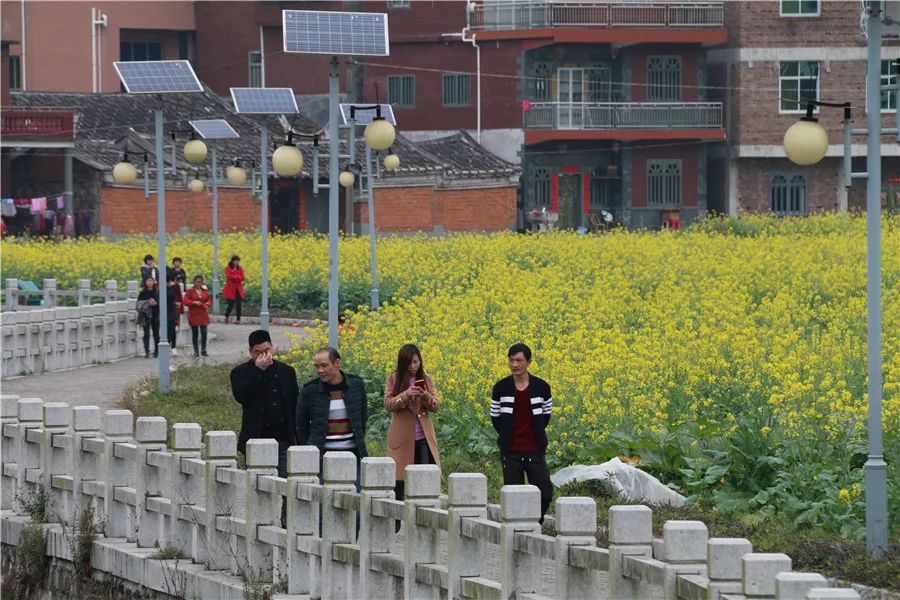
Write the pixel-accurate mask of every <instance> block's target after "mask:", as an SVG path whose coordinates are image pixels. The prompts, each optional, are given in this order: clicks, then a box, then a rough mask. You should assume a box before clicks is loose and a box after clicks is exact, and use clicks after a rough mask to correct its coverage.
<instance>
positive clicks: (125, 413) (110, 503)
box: [102, 410, 135, 537]
mask: <svg viewBox="0 0 900 600" xmlns="http://www.w3.org/2000/svg"><path fill="white" fill-rule="evenodd" d="M133 433H134V415H133V414H132V412H131V411H130V410H108V411H106V412H105V413H103V437H104V440H103V442H104V450H103V469H102V472H103V476H104V478H105V479H104V495H103V508H104V510H103V512H104V514H103V517H102V518H103V519H105V522H106V531H105V534H106V537H126V536H127V535H128V533H129V513H130V512H131V510H130V508H131V507H129V506H127V505H125V503H123V502H118V501H117V500H116V499H115V490H116V488H117V487H120V486H127V487H134V480H135V477H134V469H135V464H134V461H128V460H125V459H122V458H119V457H117V456H116V455H115V447H116V444H122V443H131V442H132V441H133V439H134V438H133V437H132V434H133Z"/></svg>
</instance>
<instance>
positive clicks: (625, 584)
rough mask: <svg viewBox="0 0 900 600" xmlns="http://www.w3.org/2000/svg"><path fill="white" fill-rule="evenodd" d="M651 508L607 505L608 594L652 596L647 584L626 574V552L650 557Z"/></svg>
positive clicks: (629, 599)
mask: <svg viewBox="0 0 900 600" xmlns="http://www.w3.org/2000/svg"><path fill="white" fill-rule="evenodd" d="M652 541H653V512H652V511H651V510H650V509H649V508H648V507H646V506H613V507H612V508H610V509H609V598H610V600H642V599H643V598H650V597H652V596H653V590H652V589H650V587H649V586H648V585H647V584H644V583H641V582H638V581H634V580H632V579H629V578H627V577H625V573H624V559H625V557H626V556H640V557H643V558H652V557H653V547H652V546H651V543H652Z"/></svg>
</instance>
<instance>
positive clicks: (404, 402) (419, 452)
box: [384, 344, 441, 525]
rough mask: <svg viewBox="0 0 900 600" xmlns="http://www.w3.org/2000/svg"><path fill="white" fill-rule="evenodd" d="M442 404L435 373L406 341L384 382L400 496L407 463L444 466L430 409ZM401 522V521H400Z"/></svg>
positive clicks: (390, 452)
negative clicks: (427, 371) (432, 374)
mask: <svg viewBox="0 0 900 600" xmlns="http://www.w3.org/2000/svg"><path fill="white" fill-rule="evenodd" d="M439 407H440V404H439V403H438V399H437V389H436V388H435V386H434V381H433V380H432V379H431V375H428V374H426V373H425V367H424V365H423V364H422V353H421V352H420V351H419V348H418V347H416V346H415V345H413V344H406V345H405V346H403V347H402V348H400V352H399V353H398V354H397V369H396V371H394V372H393V373H391V374H390V375H388V378H387V380H386V381H385V382H384V408H385V409H387V410H388V411H389V412H390V413H391V425H390V427H388V432H387V455H388V456H390V457H391V458H393V459H394V463H395V464H396V467H397V484H396V497H397V500H403V496H404V491H405V489H404V484H405V481H404V480H405V478H406V465H408V464H416V465H423V464H424V465H433V464H437V465H438V466H440V464H441V462H440V457H439V456H438V447H437V437H436V436H435V433H434V425H433V424H432V422H431V419H430V418H429V416H428V413H433V412H437V411H438V408H439ZM398 525H399V522H398Z"/></svg>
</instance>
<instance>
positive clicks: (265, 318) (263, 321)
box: [259, 310, 269, 331]
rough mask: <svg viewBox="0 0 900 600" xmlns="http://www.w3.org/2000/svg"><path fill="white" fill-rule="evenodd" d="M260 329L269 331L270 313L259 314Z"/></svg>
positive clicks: (265, 311)
mask: <svg viewBox="0 0 900 600" xmlns="http://www.w3.org/2000/svg"><path fill="white" fill-rule="evenodd" d="M259 328H260V329H265V330H266V331H268V330H269V311H267V310H264V311H261V312H260V313H259Z"/></svg>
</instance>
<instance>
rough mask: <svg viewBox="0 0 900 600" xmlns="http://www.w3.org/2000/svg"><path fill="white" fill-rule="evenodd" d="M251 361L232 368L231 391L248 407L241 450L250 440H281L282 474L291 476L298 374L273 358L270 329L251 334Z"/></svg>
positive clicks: (240, 437)
mask: <svg viewBox="0 0 900 600" xmlns="http://www.w3.org/2000/svg"><path fill="white" fill-rule="evenodd" d="M249 344H250V360H248V361H247V362H245V363H243V364H241V365H238V366H237V367H235V368H234V369H233V370H232V371H231V393H232V394H234V399H235V400H237V401H238V402H239V403H240V404H241V405H242V406H243V407H244V414H243V418H242V420H241V433H240V435H239V436H238V450H239V451H240V452H244V449H245V448H246V446H247V440H251V439H259V438H274V439H275V440H277V441H278V475H279V476H280V477H287V449H288V448H289V447H290V446H292V445H295V444H296V443H297V438H296V428H295V425H294V415H295V412H296V410H297V396H298V395H299V389H298V387H297V374H296V373H295V372H294V368H293V367H291V366H290V365H287V364H285V363H283V362H281V361H278V360H275V359H274V358H273V352H274V351H275V348H274V347H273V346H272V338H271V337H270V336H269V332H268V331H265V330H263V329H259V330H257V331H254V332H253V333H251V334H250V339H249Z"/></svg>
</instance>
